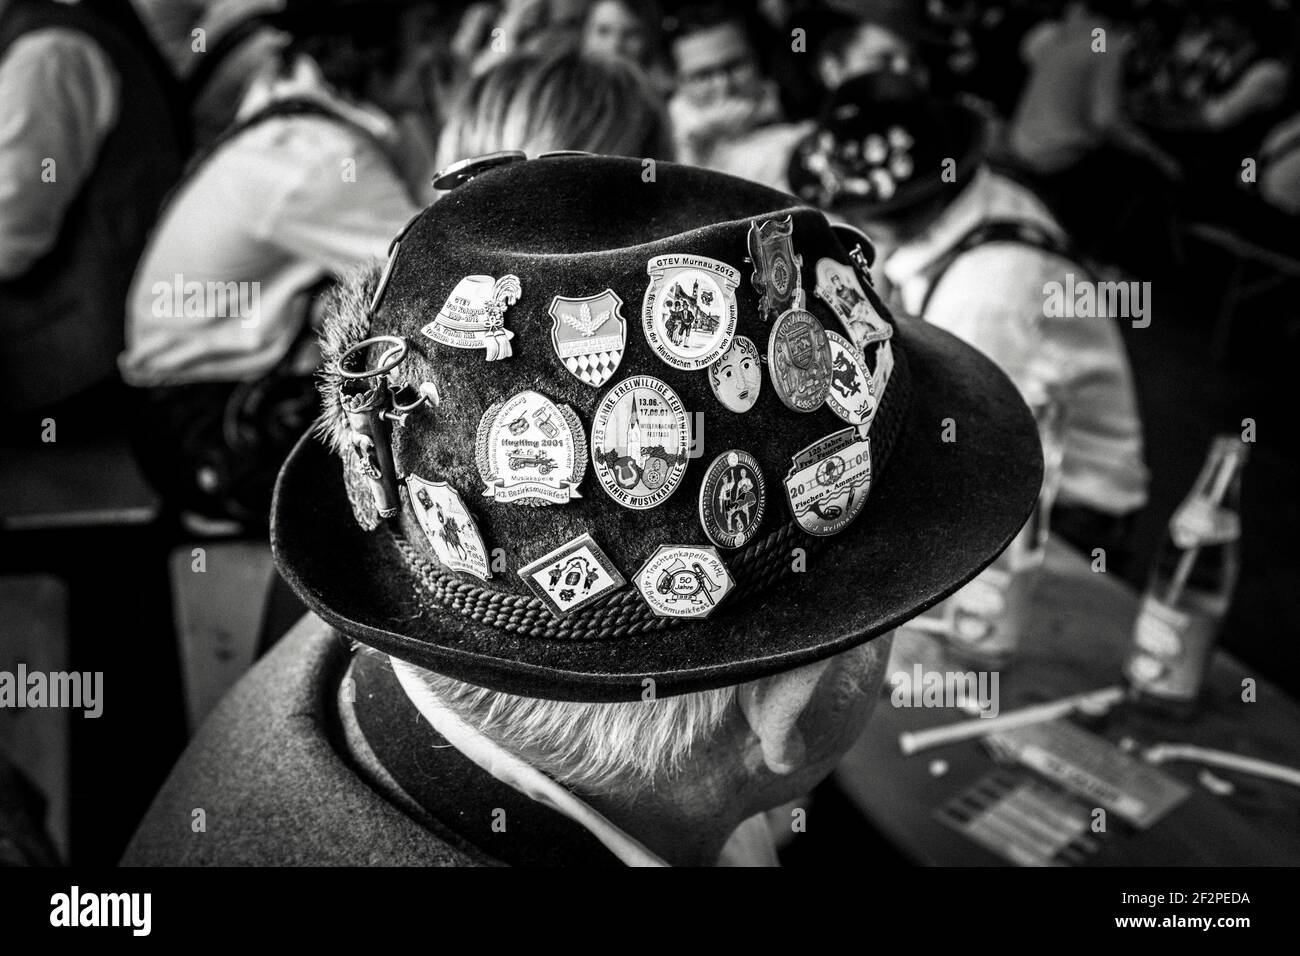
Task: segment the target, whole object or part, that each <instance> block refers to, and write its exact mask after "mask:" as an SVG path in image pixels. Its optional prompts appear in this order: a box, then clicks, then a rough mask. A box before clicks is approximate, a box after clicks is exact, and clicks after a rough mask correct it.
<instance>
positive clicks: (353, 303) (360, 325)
mask: <svg viewBox="0 0 1300 956" xmlns="http://www.w3.org/2000/svg"><path fill="white" fill-rule="evenodd" d="M381 271H382V270H381V269H380V268H379V267H378V266H375V267H373V268H362V269H357V270H355V271H353V272H351V273H349V274H347V275H345V276H344V277H343V278H342V279H340V280H339V281H338V282H337V283H335V285H334V286H333V287H332V288H331V289H330V291H329V292H328V293H327V294H326V298H325V305H324V309H323V311H322V318H323V321H322V325H321V332H320V351H321V371H320V373H319V376H320V385H319V388H320V395H321V414H320V417H319V418H318V419H317V420H316V424H315V425H314V426H313V431H314V432H315V433H316V434H317V435H319V436H320V437H321V438H322V439H323V440H324V441H325V443H326V444H327V445H329V447H330V450H331V451H333V452H334V454H335V455H338V456H339V457H340V458H341V459H342V460H343V478H344V483H345V486H346V489H347V494H348V501H349V502H350V503H351V504H352V514H353V516H354V517H355V518H356V519H357V524H359V525H361V527H362V528H364V529H365V530H366V531H374V530H375V529H376V528H378V527H379V525H380V520H381V519H380V516H379V510H378V508H376V507H375V500H374V496H373V495H372V494H371V492H370V488H369V486H368V485H367V484H366V481H365V478H364V476H363V475H362V474H361V472H360V470H359V468H358V463H357V461H356V458H355V456H354V455H353V453H352V444H351V441H350V440H349V437H348V435H349V428H348V417H347V412H346V410H345V409H344V407H343V396H344V395H345V389H346V386H347V382H348V380H347V379H345V378H344V377H343V376H342V375H340V374H339V359H340V358H341V357H342V356H343V353H344V352H346V351H347V350H348V349H350V348H352V346H354V345H356V344H357V343H358V342H362V341H364V340H365V339H366V337H367V336H368V335H370V320H371V316H370V312H369V309H370V302H371V300H372V299H373V298H374V295H375V288H376V287H377V286H378V285H379V276H380V273H381Z"/></svg>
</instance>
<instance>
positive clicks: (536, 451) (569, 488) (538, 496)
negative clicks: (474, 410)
mask: <svg viewBox="0 0 1300 956" xmlns="http://www.w3.org/2000/svg"><path fill="white" fill-rule="evenodd" d="M475 457H476V459H477V462H478V471H479V474H480V475H482V476H483V481H484V482H485V483H486V485H487V487H486V488H485V489H484V490H483V494H484V496H485V497H488V498H495V499H496V500H497V501H499V502H502V503H508V502H518V503H520V504H525V505H531V506H534V507H536V506H540V505H562V504H564V503H566V502H568V501H569V500H570V499H572V498H580V497H582V496H581V495H580V494H578V485H580V484H581V483H582V476H583V474H584V473H585V472H586V470H587V439H586V436H585V435H584V434H583V431H582V424H581V422H579V421H578V416H577V415H576V414H575V413H574V411H573V409H571V408H569V407H568V406H567V405H557V404H556V403H555V402H552V401H551V400H550V399H549V398H547V397H546V396H545V395H542V394H540V393H538V392H520V393H519V394H517V395H512V396H511V397H510V398H508V399H506V400H505V401H502V402H497V403H496V404H495V405H493V406H492V407H491V408H489V409H488V410H487V411H486V412H484V413H483V417H482V419H480V420H479V423H478V436H477V445H476V448H475Z"/></svg>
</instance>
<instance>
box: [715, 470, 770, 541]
mask: <svg viewBox="0 0 1300 956" xmlns="http://www.w3.org/2000/svg"><path fill="white" fill-rule="evenodd" d="M766 509H767V483H766V482H765V481H764V480H763V469H762V468H760V467H759V465H758V460H757V459H756V458H754V456H753V455H751V454H750V453H749V452H747V451H741V450H740V449H738V448H733V449H732V450H731V451H724V452H723V453H722V454H721V455H719V456H718V457H717V458H715V459H713V463H712V464H711V465H709V470H708V471H706V472H705V473H704V483H703V484H702V485H700V524H701V525H703V526H704V533H705V534H706V535H707V536H708V538H709V540H710V541H712V542H713V543H714V544H716V545H717V546H718V547H719V548H743V547H744V546H745V545H747V544H749V542H751V541H753V540H754V536H755V535H756V534H758V529H759V526H760V525H761V524H762V523H763V512H764V511H765V510H766Z"/></svg>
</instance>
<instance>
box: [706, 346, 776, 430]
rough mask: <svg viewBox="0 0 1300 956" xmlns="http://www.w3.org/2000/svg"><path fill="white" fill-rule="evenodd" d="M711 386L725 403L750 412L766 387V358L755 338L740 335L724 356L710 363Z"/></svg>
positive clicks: (714, 393) (718, 397)
mask: <svg viewBox="0 0 1300 956" xmlns="http://www.w3.org/2000/svg"><path fill="white" fill-rule="evenodd" d="M709 387H710V388H711V389H713V395H714V397H715V398H716V399H717V400H718V401H720V402H721V403H722V404H723V407H725V408H726V409H728V410H729V411H733V412H737V413H740V412H747V411H749V410H750V409H751V408H753V407H754V403H755V402H757V401H758V393H759V392H761V391H762V390H763V361H762V358H761V357H760V355H759V354H758V346H757V345H755V344H754V342H753V340H752V339H748V338H746V337H745V336H743V335H737V336H736V337H735V339H733V340H732V343H731V348H729V349H727V351H725V352H723V353H722V358H720V359H718V360H717V361H716V362H714V363H713V364H712V365H710V366H709Z"/></svg>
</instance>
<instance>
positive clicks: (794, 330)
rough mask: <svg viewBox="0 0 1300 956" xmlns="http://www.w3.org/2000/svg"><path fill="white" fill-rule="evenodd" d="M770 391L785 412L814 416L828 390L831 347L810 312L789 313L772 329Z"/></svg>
mask: <svg viewBox="0 0 1300 956" xmlns="http://www.w3.org/2000/svg"><path fill="white" fill-rule="evenodd" d="M767 369H768V373H769V374H770V375H771V376H772V388H773V389H774V390H775V391H776V395H777V398H779V399H781V401H782V402H783V403H784V404H785V406H786V407H787V408H790V409H793V410H794V411H796V412H815V411H816V410H817V409H818V408H820V407H821V405H822V403H823V402H825V401H826V395H827V393H829V392H830V387H831V345H830V341H829V340H828V339H827V338H826V330H825V329H824V328H822V324H821V323H820V322H818V321H817V319H816V317H815V316H814V315H813V314H812V313H811V312H804V311H802V310H800V309H791V310H790V311H789V312H786V313H784V314H783V315H782V316H781V317H780V318H779V319H777V320H776V324H775V325H773V326H772V334H771V336H770V337H769V338H768V340H767Z"/></svg>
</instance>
